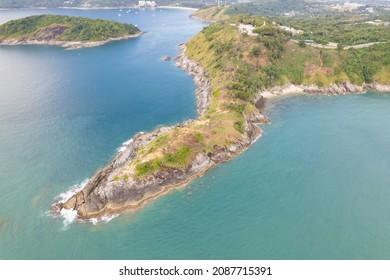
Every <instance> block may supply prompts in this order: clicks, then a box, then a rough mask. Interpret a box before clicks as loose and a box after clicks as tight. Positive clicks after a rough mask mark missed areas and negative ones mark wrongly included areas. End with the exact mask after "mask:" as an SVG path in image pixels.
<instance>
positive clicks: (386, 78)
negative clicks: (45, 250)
mask: <svg viewBox="0 0 390 280" xmlns="http://www.w3.org/2000/svg"><path fill="white" fill-rule="evenodd" d="M226 11H227V10H226V9H225V8H218V7H212V8H208V9H204V10H199V11H198V12H196V13H195V14H194V16H196V17H198V18H202V19H207V20H209V21H210V20H211V21H214V23H213V24H211V25H210V26H208V27H206V28H204V29H203V30H202V31H201V32H200V33H198V34H197V35H196V36H195V37H194V38H192V39H191V40H190V41H189V42H187V43H186V44H185V45H181V46H180V50H181V54H180V55H179V57H178V59H177V66H179V67H181V68H183V69H184V70H186V71H188V72H189V73H191V74H192V75H194V80H195V82H196V84H197V85H198V90H197V91H196V96H197V105H198V114H199V117H198V119H196V120H190V121H187V122H185V123H182V124H179V125H176V126H172V127H162V128H159V129H157V130H155V131H153V132H151V133H138V134H136V135H135V136H134V138H133V139H132V140H130V141H128V142H127V143H125V144H124V145H123V147H122V148H121V150H120V152H119V153H118V154H117V156H116V157H115V158H114V160H113V161H112V162H111V163H110V164H109V165H107V166H106V167H104V168H102V169H101V170H99V171H98V172H97V173H96V174H95V175H94V176H93V177H92V178H91V179H90V180H89V182H88V183H87V185H86V186H85V187H84V188H83V189H82V190H79V191H78V192H77V193H76V194H74V195H73V196H72V197H71V198H69V199H68V200H66V201H61V202H58V203H56V204H55V208H56V209H57V210H58V211H77V214H78V218H79V219H82V220H85V219H90V218H97V219H99V218H101V217H103V216H105V215H112V214H114V213H119V212H122V211H125V210H127V209H137V208H139V207H141V206H142V205H143V204H144V203H146V202H147V201H150V200H152V199H155V198H156V197H158V196H160V195H161V194H164V193H166V192H168V191H169V190H171V189H173V188H176V187H180V186H183V185H185V184H187V183H188V182H189V181H191V180H192V179H193V178H195V177H198V176H201V175H202V174H204V172H206V171H207V170H209V169H210V168H212V167H215V166H217V165H218V164H220V163H222V162H225V161H228V160H230V159H232V158H234V157H235V156H237V155H238V154H239V153H241V152H242V151H244V150H245V149H247V148H248V147H249V146H250V145H251V144H252V143H253V142H254V141H256V139H258V138H259V137H260V136H261V133H262V131H261V128H260V127H259V126H258V124H264V123H267V122H268V119H267V117H266V116H265V115H264V104H265V103H266V100H267V98H271V97H273V96H277V95H280V94H289V93H311V94H345V93H362V92H365V91H367V90H369V89H373V90H377V91H383V92H390V86H389V85H390V56H389V55H388V54H389V52H390V42H389V40H388V34H389V32H388V31H389V30H388V26H387V27H386V26H385V25H383V26H376V28H375V25H374V29H375V30H376V32H375V33H374V34H373V35H375V36H377V37H376V39H375V40H380V41H378V42H373V41H372V40H373V39H372V38H367V40H366V41H364V40H363V37H362V36H360V37H359V36H357V37H356V40H357V41H356V42H358V43H359V44H362V43H370V44H369V45H364V46H363V47H362V46H360V45H358V46H356V45H353V44H354V43H355V41H354V39H351V37H350V33H347V32H345V33H344V34H339V35H338V36H339V37H338V39H337V38H336V39H337V40H339V44H338V45H337V44H336V46H335V47H334V48H331V47H329V48H326V45H325V43H324V42H323V44H321V42H317V43H316V42H315V41H314V40H310V41H309V40H307V39H306V37H305V36H306V35H305V32H306V31H305V30H302V32H298V33H297V32H295V31H294V30H292V29H291V27H286V26H282V25H281V24H282V22H279V23H278V21H277V20H275V19H271V18H269V17H262V16H250V15H247V14H244V15H243V14H239V15H230V14H227V13H226ZM313 20H315V19H313ZM317 20H318V19H317ZM320 20H321V19H320ZM291 22H292V23H293V21H291ZM326 22H328V23H329V24H331V21H326V20H323V23H324V24H323V25H321V26H317V27H313V26H314V25H313V24H312V25H309V26H312V28H313V29H312V30H311V31H309V32H308V33H309V34H314V32H316V31H318V30H319V29H320V28H324V29H326V28H328V26H326ZM298 23H301V24H302V26H303V27H304V26H305V25H306V23H305V25H303V22H301V21H300V22H298ZM298 23H293V24H294V26H298V25H297V24H298ZM367 24H369V23H367ZM370 26H371V25H370ZM348 28H350V29H353V32H354V33H355V34H359V30H366V28H367V26H366V25H365V24H361V25H358V24H357V25H355V24H353V25H352V24H351V25H350V26H349V27H348ZM360 28H361V29H360ZM370 28H371V27H370ZM386 28H387V29H386ZM328 30H330V31H331V29H328ZM310 32H311V33H310ZM316 35H318V36H320V34H319V33H318V34H317V33H316ZM320 38H322V39H323V40H324V41H327V40H329V39H331V38H332V39H333V38H334V37H332V36H331V35H330V34H329V32H328V33H327V34H324V35H323V36H322V37H320ZM340 42H343V43H344V44H352V45H349V46H345V45H342V44H340ZM371 43H372V44H371ZM374 43H375V44H374Z"/></svg>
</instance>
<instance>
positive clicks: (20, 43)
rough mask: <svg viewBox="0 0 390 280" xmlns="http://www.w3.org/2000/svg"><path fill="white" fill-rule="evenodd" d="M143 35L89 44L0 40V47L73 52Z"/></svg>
mask: <svg viewBox="0 0 390 280" xmlns="http://www.w3.org/2000/svg"><path fill="white" fill-rule="evenodd" d="M143 34H145V32H139V33H137V34H131V35H126V36H122V37H118V38H108V39H107V40H103V41H90V42H72V41H70V42H67V41H57V40H49V41H39V40H32V39H27V40H17V39H5V40H2V41H1V40H0V46H31V45H39V46H59V47H63V48H65V49H66V50H75V49H81V48H93V47H98V46H102V45H105V44H108V43H110V42H115V41H122V40H128V39H131V38H137V37H140V36H142V35H143Z"/></svg>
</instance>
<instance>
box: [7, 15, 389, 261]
mask: <svg viewBox="0 0 390 280" xmlns="http://www.w3.org/2000/svg"><path fill="white" fill-rule="evenodd" d="M44 12H50V13H59V14H70V15H80V16H89V17H93V18H105V19H115V20H120V21H124V22H133V23H135V24H138V25H139V27H140V28H141V29H142V30H145V31H147V32H148V33H147V34H146V35H144V36H143V37H141V38H137V39H134V40H129V41H123V42H116V43H112V44H109V45H105V46H102V47H99V48H93V49H82V50H75V51H65V50H63V49H61V48H57V47H39V46H33V47H26V46H20V47H1V48H0V182H1V183H0V193H1V196H0V259H389V258H390V203H389V201H390V185H389V182H390V173H389V172H388V170H389V169H390V148H389V143H390V126H389V125H388V124H389V122H390V110H389V108H390V95H384V94H377V93H369V94H366V95H346V96H297V97H291V98H287V99H282V100H279V101H278V102H273V103H272V104H270V105H269V109H268V115H269V117H270V118H271V119H272V124H271V125H268V126H265V127H264V135H263V137H262V138H260V139H259V140H258V142H256V143H255V144H254V145H253V146H252V147H251V148H250V149H249V150H248V151H247V152H245V153H244V154H242V155H240V156H239V157H237V158H236V159H234V160H233V161H231V162H228V163H226V164H223V165H221V166H220V167H218V168H216V169H213V170H211V171H210V172H208V173H207V174H206V175H205V176H204V177H202V178H199V179H197V180H195V181H193V182H192V183H191V184H190V185H189V186H188V187H185V188H183V189H181V190H179V191H173V192H171V193H170V194H168V195H166V196H164V197H161V198H160V199H158V200H156V201H154V202H152V203H149V204H148V205H147V206H146V207H144V208H143V209H142V210H140V211H138V212H136V213H132V214H126V215H122V216H120V217H118V218H116V219H114V220H112V221H110V222H109V223H105V224H104V223H103V224H98V225H91V224H70V225H68V226H64V224H63V219H59V218H53V217H52V216H50V215H49V214H48V211H49V210H50V205H51V203H52V202H53V200H54V199H55V197H56V196H57V195H59V194H60V193H63V192H65V191H67V190H68V189H69V188H70V187H71V186H72V185H75V184H80V183H81V182H82V181H83V180H84V179H86V178H88V177H90V176H92V175H93V173H94V172H95V171H96V170H97V169H98V168H100V167H102V166H104V165H105V164H106V163H108V162H109V161H110V159H111V158H112V157H113V156H114V155H115V153H116V149H117V148H118V147H119V146H120V145H121V143H122V142H124V141H126V140H128V139H129V138H131V137H132V135H134V133H136V132H138V131H141V130H152V129H153V128H155V127H156V126H158V125H166V124H174V123H177V122H180V121H183V120H186V119H189V118H194V117H196V112H195V111H196V110H195V98H194V90H195V85H194V84H193V82H192V79H191V77H189V76H188V75H187V74H186V73H184V72H183V71H181V70H180V69H177V68H176V67H175V66H174V64H173V62H163V61H161V57H162V56H164V55H172V56H174V55H176V54H177V53H178V51H177V45H178V44H179V43H181V42H184V41H186V40H188V39H189V38H191V37H192V36H193V35H194V34H196V33H197V32H198V31H199V30H201V28H202V27H203V24H202V23H200V22H196V21H193V20H191V19H189V18H188V16H189V12H188V11H178V10H162V11H161V12H160V11H159V9H155V10H137V11H132V13H129V14H126V13H124V12H122V16H121V17H118V10H103V11H78V10H51V11H40V10H22V11H0V22H4V21H6V20H8V19H11V18H18V17H21V16H26V15H30V14H36V13H44ZM135 12H137V13H135Z"/></svg>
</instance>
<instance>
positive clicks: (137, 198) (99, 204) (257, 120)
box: [53, 44, 390, 223]
mask: <svg viewBox="0 0 390 280" xmlns="http://www.w3.org/2000/svg"><path fill="white" fill-rule="evenodd" d="M179 50H180V54H179V55H178V56H177V57H176V59H177V61H176V66H177V67H180V68H181V69H183V70H185V71H186V72H187V73H189V74H190V75H192V76H193V79H194V82H195V84H196V85H197V89H196V92H195V95H196V99H197V112H198V117H197V119H198V118H199V117H201V116H202V115H204V114H205V112H206V111H207V109H208V108H209V106H210V101H211V99H210V97H211V88H210V86H209V85H210V79H209V78H208V74H207V73H206V72H205V71H204V69H203V68H202V67H201V66H200V65H199V64H198V63H197V62H196V61H193V60H191V59H189V57H187V56H186V54H185V51H186V45H185V44H181V45H179ZM369 89H373V90H376V89H377V90H380V91H383V92H386V91H389V92H390V85H389V86H388V85H380V84H364V85H362V86H357V85H353V84H351V83H350V82H347V81H346V82H344V83H343V84H342V85H331V86H330V87H326V88H325V87H324V88H321V87H318V86H314V85H309V86H305V85H299V86H297V85H293V84H286V85H284V86H280V87H273V88H271V89H268V90H262V91H259V92H258V94H257V96H256V98H255V99H254V101H255V106H256V108H257V109H258V110H259V111H260V112H259V113H255V114H251V115H245V114H244V118H245V132H244V138H241V139H237V141H236V142H233V143H231V146H228V147H227V146H222V147H217V148H216V150H215V152H214V153H213V154H211V155H209V154H207V155H206V154H205V153H203V152H198V153H197V154H196V155H195V156H194V158H193V159H192V160H191V162H190V163H189V165H188V166H186V167H185V168H181V169H180V168H179V169H177V168H170V169H169V168H168V169H167V170H163V171H158V172H155V173H152V174H151V175H149V176H148V177H141V178H140V177H137V176H136V175H135V174H136V173H135V166H134V165H132V163H134V162H137V161H138V160H140V159H142V152H139V153H138V151H142V149H144V148H146V147H147V145H148V144H149V143H151V142H152V141H154V140H156V139H157V138H158V137H160V136H162V135H164V134H165V133H167V132H168V131H170V130H171V129H174V128H182V127H185V126H187V125H189V124H190V123H192V122H196V120H188V121H186V122H184V123H180V124H178V125H175V126H170V127H161V128H158V129H156V130H154V131H152V132H150V133H144V132H140V133H138V134H136V135H135V136H134V138H132V139H131V140H129V141H127V142H125V143H124V144H123V145H122V146H121V147H120V148H119V152H118V153H117V154H116V156H115V157H114V159H113V160H112V161H111V162H110V163H109V164H108V165H107V166H105V167H103V168H102V169H100V170H98V171H97V172H96V173H95V174H94V175H93V177H92V178H91V179H90V180H89V181H88V183H87V184H86V186H85V187H84V188H83V189H82V190H81V191H78V192H77V193H75V194H74V195H73V196H72V197H71V198H69V199H68V200H67V201H66V202H64V203H62V202H57V203H54V204H53V208H54V209H55V210H56V211H57V212H61V211H62V210H63V209H64V210H66V211H75V212H73V213H74V216H75V217H76V216H77V221H78V222H91V219H93V223H96V222H100V221H104V218H105V217H107V216H116V215H118V214H122V213H125V212H128V211H135V210H139V209H141V208H142V207H143V206H144V205H145V204H146V203H148V202H150V201H153V200H155V199H157V198H159V197H161V196H163V195H165V194H167V193H168V192H170V191H171V190H174V189H180V188H183V187H184V186H187V185H188V184H189V183H190V182H191V181H192V180H194V179H195V178H198V177H200V176H202V175H204V174H205V173H206V172H207V171H208V170H210V169H211V168H214V167H217V166H218V165H220V164H222V163H224V162H227V161H230V160H232V159H233V158H235V157H236V156H238V155H240V154H241V153H242V152H244V151H246V150H247V149H248V148H250V147H251V145H252V144H253V143H254V142H256V141H257V140H258V139H259V138H260V137H261V136H262V129H261V128H260V127H259V124H265V123H268V122H269V120H268V119H267V117H266V116H264V115H263V114H262V113H261V112H262V110H263V109H264V107H265V103H266V101H267V100H272V99H273V98H275V97H278V96H291V95H294V94H314V93H317V94H346V93H352V92H357V93H361V92H364V91H366V90H369ZM126 166H133V167H131V169H130V170H131V171H130V172H132V173H130V174H129V175H130V176H128V177H127V178H126V179H119V178H121V176H123V173H121V170H122V169H123V168H125V167H126ZM126 174H127V173H126ZM115 178H118V179H115ZM76 213H77V214H76Z"/></svg>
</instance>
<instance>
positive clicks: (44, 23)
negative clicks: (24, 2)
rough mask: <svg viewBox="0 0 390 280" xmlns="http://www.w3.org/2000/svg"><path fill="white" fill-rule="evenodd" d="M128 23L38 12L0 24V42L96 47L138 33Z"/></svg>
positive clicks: (135, 35) (140, 33)
mask: <svg viewBox="0 0 390 280" xmlns="http://www.w3.org/2000/svg"><path fill="white" fill-rule="evenodd" d="M142 34H143V32H141V31H140V30H139V29H138V28H137V27H135V26H134V25H132V24H123V23H118V22H113V21H106V20H93V19H87V18H80V17H69V16H56V15H39V16H31V17H26V18H22V19H18V20H12V21H9V22H7V23H5V24H3V25H1V26H0V46H16V45H51V46H61V47H64V48H66V49H78V48H85V47H96V46H101V45H104V44H107V43H109V42H113V41H119V40H126V39H130V38H135V37H138V36H141V35H142Z"/></svg>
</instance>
